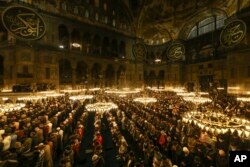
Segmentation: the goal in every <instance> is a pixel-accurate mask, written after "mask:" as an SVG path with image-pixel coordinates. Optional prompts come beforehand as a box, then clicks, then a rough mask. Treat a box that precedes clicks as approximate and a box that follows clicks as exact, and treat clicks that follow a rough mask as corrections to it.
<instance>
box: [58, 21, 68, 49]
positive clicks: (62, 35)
mask: <svg viewBox="0 0 250 167" xmlns="http://www.w3.org/2000/svg"><path fill="white" fill-rule="evenodd" d="M58 39H59V47H60V48H66V49H68V48H69V31H68V29H67V27H66V26H65V25H60V26H59V27H58Z"/></svg>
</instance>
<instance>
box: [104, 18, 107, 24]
mask: <svg viewBox="0 0 250 167" xmlns="http://www.w3.org/2000/svg"><path fill="white" fill-rule="evenodd" d="M104 23H105V24H108V17H107V16H105V17H104Z"/></svg>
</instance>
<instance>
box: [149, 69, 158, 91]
mask: <svg viewBox="0 0 250 167" xmlns="http://www.w3.org/2000/svg"><path fill="white" fill-rule="evenodd" d="M156 79H157V78H156V74H155V71H154V70H151V71H150V72H149V75H148V83H149V86H150V87H153V86H155V83H156Z"/></svg>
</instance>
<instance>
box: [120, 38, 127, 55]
mask: <svg viewBox="0 0 250 167" xmlns="http://www.w3.org/2000/svg"><path fill="white" fill-rule="evenodd" d="M119 57H121V58H125V57H126V44H125V42H124V41H121V43H120V46H119Z"/></svg>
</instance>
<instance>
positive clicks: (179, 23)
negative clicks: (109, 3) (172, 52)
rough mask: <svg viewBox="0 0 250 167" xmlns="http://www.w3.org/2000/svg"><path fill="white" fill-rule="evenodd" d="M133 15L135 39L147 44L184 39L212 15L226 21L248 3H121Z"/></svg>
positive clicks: (155, 0) (214, 0) (167, 0)
mask: <svg viewBox="0 0 250 167" xmlns="http://www.w3.org/2000/svg"><path fill="white" fill-rule="evenodd" d="M124 2H125V4H127V7H128V8H129V10H130V12H131V13H132V15H133V24H134V26H135V33H136V35H137V37H139V38H142V39H143V40H144V41H145V42H146V43H147V44H151V45H155V44H162V43H165V42H167V41H169V40H172V39H178V38H185V36H187V33H188V32H189V31H190V30H191V28H192V27H193V26H194V24H195V23H196V22H197V21H200V20H202V19H205V18H206V17H209V16H213V15H225V16H227V17H230V16H232V15H234V14H235V13H236V12H237V11H238V12H240V11H241V10H242V9H244V8H247V7H249V6H250V0H124Z"/></svg>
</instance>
